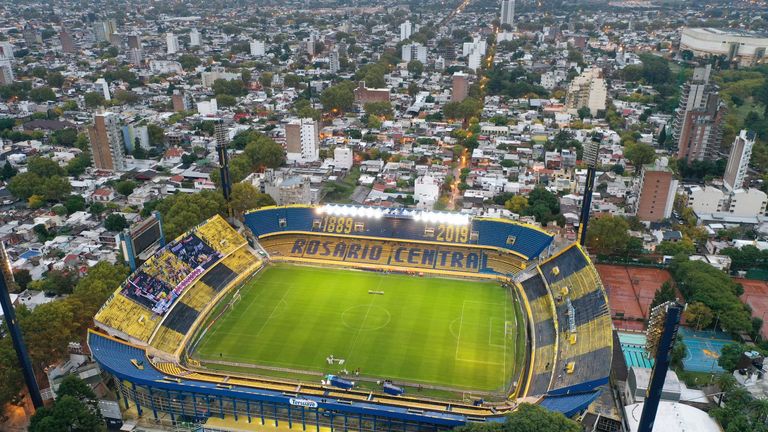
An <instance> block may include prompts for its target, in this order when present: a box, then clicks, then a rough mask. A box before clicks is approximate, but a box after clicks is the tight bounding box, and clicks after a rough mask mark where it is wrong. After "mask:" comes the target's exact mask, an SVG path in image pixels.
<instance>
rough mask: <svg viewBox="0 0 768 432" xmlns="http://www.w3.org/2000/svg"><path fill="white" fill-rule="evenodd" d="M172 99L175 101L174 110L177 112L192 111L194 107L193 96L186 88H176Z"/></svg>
mask: <svg viewBox="0 0 768 432" xmlns="http://www.w3.org/2000/svg"><path fill="white" fill-rule="evenodd" d="M171 101H172V102H173V110H174V111H175V112H181V111H191V110H192V109H193V108H194V107H193V106H192V97H191V96H190V95H189V94H188V93H186V92H185V91H184V90H178V89H177V90H174V91H173V95H172V96H171Z"/></svg>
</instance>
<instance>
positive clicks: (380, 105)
mask: <svg viewBox="0 0 768 432" xmlns="http://www.w3.org/2000/svg"><path fill="white" fill-rule="evenodd" d="M363 109H364V110H365V113H366V114H368V115H369V116H376V117H384V118H387V119H391V118H392V117H393V115H394V113H393V111H392V104H391V103H389V102H388V101H386V102H368V103H367V104H365V105H364V106H363Z"/></svg>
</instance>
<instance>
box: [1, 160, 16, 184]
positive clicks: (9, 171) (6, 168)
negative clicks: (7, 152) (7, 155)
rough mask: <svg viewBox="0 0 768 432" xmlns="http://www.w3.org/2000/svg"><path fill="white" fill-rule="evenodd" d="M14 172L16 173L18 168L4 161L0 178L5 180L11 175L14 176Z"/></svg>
mask: <svg viewBox="0 0 768 432" xmlns="http://www.w3.org/2000/svg"><path fill="white" fill-rule="evenodd" d="M16 173H18V170H16V168H14V167H13V165H11V163H10V162H8V161H5V164H4V165H3V169H2V171H0V178H2V179H3V180H5V181H7V180H8V179H10V178H11V177H13V176H15V175H16Z"/></svg>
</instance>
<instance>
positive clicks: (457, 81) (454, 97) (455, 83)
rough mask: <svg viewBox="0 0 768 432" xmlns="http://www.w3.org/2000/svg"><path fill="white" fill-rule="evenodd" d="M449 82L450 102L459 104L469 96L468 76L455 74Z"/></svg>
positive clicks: (461, 73) (459, 73)
mask: <svg viewBox="0 0 768 432" xmlns="http://www.w3.org/2000/svg"><path fill="white" fill-rule="evenodd" d="M451 82H452V84H451V102H461V101H463V100H464V99H466V98H467V96H469V75H467V74H465V73H463V72H456V73H454V74H453V78H452V79H451Z"/></svg>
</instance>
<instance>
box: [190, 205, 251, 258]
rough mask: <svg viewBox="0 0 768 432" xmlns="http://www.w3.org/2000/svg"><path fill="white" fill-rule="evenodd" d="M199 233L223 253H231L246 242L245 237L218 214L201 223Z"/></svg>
mask: <svg viewBox="0 0 768 432" xmlns="http://www.w3.org/2000/svg"><path fill="white" fill-rule="evenodd" d="M197 235H198V236H199V237H200V238H201V239H203V240H204V241H205V242H206V243H207V244H209V245H210V246H211V247H212V248H214V249H216V250H217V251H219V252H220V253H221V254H222V255H229V254H230V253H232V252H234V251H235V250H237V249H239V248H240V247H241V246H243V245H245V243H246V240H245V238H244V237H243V236H241V235H240V234H239V233H238V232H237V231H235V230H234V229H233V228H232V226H231V225H229V224H228V223H227V221H226V220H224V218H222V217H221V216H218V215H216V216H214V217H213V218H211V219H210V220H208V221H207V222H206V223H205V224H203V225H201V226H200V227H199V228H198V229H197Z"/></svg>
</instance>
